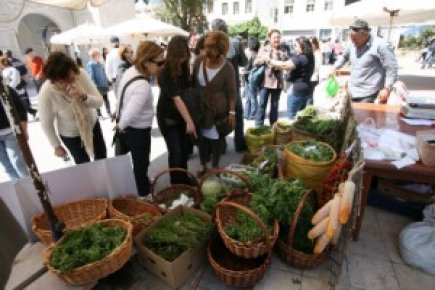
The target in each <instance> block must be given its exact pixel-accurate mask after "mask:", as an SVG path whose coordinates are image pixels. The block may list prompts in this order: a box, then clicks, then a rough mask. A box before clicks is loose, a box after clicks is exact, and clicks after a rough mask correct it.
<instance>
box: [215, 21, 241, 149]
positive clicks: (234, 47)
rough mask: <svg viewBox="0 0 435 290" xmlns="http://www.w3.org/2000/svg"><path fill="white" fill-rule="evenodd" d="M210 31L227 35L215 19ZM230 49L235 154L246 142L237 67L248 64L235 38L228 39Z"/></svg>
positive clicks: (225, 28) (220, 22)
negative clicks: (232, 76)
mask: <svg viewBox="0 0 435 290" xmlns="http://www.w3.org/2000/svg"><path fill="white" fill-rule="evenodd" d="M211 30H212V31H220V32H223V33H225V34H228V27H227V24H226V22H225V21H224V20H222V19H219V18H217V19H215V20H213V22H212V23H211ZM229 40H230V47H229V49H228V53H227V59H228V60H229V61H230V62H231V64H232V65H233V67H234V71H235V74H236V84H237V100H236V111H235V112H230V114H235V115H236V127H235V129H234V147H235V149H236V152H241V151H245V150H246V142H245V137H244V131H243V107H242V99H241V96H240V77H239V66H242V67H244V66H246V65H247V64H248V58H247V57H246V55H245V52H244V51H243V47H242V44H241V43H240V41H239V40H238V39H237V38H234V37H229Z"/></svg>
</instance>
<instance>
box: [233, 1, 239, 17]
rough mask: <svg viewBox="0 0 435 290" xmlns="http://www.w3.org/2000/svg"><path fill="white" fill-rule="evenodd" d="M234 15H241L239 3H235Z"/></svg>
mask: <svg viewBox="0 0 435 290" xmlns="http://www.w3.org/2000/svg"><path fill="white" fill-rule="evenodd" d="M233 14H234V15H238V14H239V2H234V3H233Z"/></svg>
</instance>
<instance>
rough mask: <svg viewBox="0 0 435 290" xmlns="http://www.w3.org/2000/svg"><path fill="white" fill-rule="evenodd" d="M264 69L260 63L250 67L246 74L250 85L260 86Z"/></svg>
mask: <svg viewBox="0 0 435 290" xmlns="http://www.w3.org/2000/svg"><path fill="white" fill-rule="evenodd" d="M265 71H266V66H265V65H264V64H263V65H260V66H255V67H253V68H252V69H251V71H250V72H249V75H248V82H249V83H250V84H251V85H252V87H253V88H258V87H261V83H262V82H263V80H264V73H265Z"/></svg>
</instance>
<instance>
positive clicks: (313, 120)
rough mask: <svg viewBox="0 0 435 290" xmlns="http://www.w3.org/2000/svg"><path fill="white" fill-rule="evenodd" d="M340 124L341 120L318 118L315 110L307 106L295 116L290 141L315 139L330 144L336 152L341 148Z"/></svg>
mask: <svg viewBox="0 0 435 290" xmlns="http://www.w3.org/2000/svg"><path fill="white" fill-rule="evenodd" d="M342 124H343V122H342V120H339V119H334V118H330V117H326V116H320V113H319V112H318V111H317V109H316V108H314V107H312V106H308V107H306V108H305V109H304V110H302V111H299V112H298V113H297V115H296V122H295V123H294V124H293V130H292V140H293V141H304V140H308V139H316V140H319V141H323V142H326V143H328V144H330V145H331V146H332V147H333V148H334V149H335V150H337V149H339V147H340V146H341V140H342V139H343V138H342V137H340V136H339V135H340V132H341V131H342Z"/></svg>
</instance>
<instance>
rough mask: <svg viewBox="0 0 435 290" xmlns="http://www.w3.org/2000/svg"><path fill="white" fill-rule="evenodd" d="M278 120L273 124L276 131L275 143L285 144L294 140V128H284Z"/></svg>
mask: <svg viewBox="0 0 435 290" xmlns="http://www.w3.org/2000/svg"><path fill="white" fill-rule="evenodd" d="M279 122H280V121H278V122H275V124H273V130H274V131H275V144H276V145H285V144H288V143H289V142H290V141H291V140H292V128H291V127H290V128H288V129H283V128H281V127H279V126H278V123H279Z"/></svg>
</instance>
